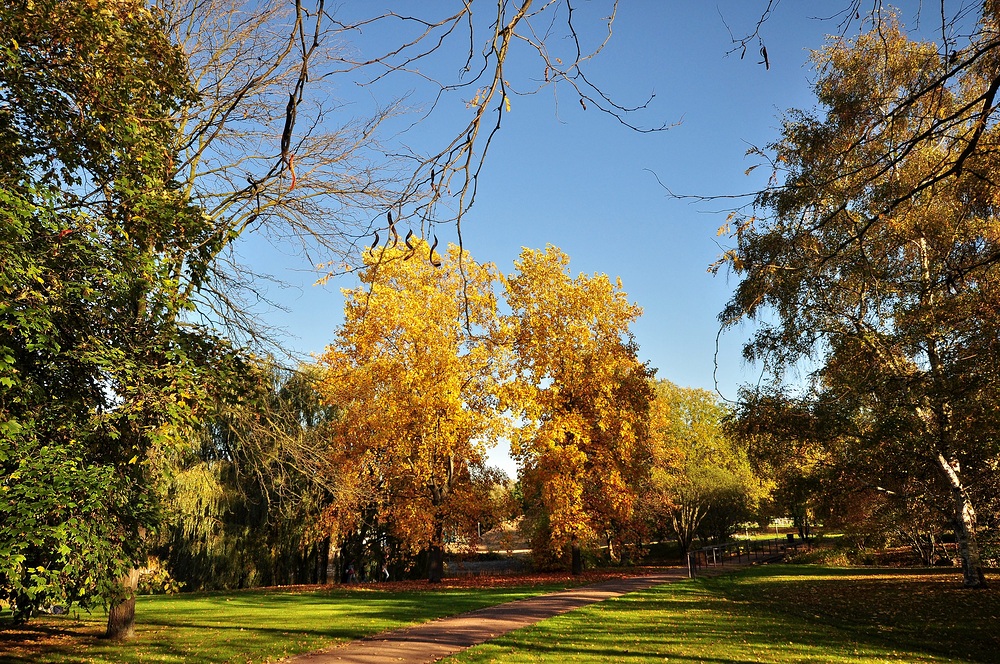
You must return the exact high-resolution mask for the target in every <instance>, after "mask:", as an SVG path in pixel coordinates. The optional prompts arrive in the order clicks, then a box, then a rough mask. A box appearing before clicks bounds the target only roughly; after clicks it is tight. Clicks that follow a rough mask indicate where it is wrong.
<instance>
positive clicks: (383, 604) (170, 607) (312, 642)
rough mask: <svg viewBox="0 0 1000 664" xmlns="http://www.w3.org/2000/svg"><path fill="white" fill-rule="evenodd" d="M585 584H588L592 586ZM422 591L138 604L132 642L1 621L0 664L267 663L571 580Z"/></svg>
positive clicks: (298, 593) (56, 625) (372, 589)
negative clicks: (120, 663)
mask: <svg viewBox="0 0 1000 664" xmlns="http://www.w3.org/2000/svg"><path fill="white" fill-rule="evenodd" d="M597 578H598V577H594V579H593V580H597ZM488 583H491V581H490V580H483V582H482V583H479V584H476V583H466V584H464V585H463V584H460V583H456V584H455V585H453V586H451V587H449V584H445V585H444V586H443V587H429V586H428V584H427V583H426V582H409V583H391V584H385V585H381V584H377V585H354V586H333V587H329V588H326V589H315V588H305V589H301V590H294V589H280V590H250V591H237V592H228V593H190V594H179V595H167V596H162V595H161V596H153V597H149V596H146V597H139V598H138V600H137V602H136V631H137V634H138V636H137V638H135V639H134V640H132V641H128V642H126V643H121V644H117V643H109V642H106V641H104V640H102V639H100V638H99V636H100V635H101V634H102V633H103V631H104V621H105V620H106V618H105V616H104V615H103V614H102V613H101V612H95V614H94V615H92V616H88V614H86V613H85V612H84V613H81V614H80V616H79V617H80V619H79V620H78V619H77V618H76V615H75V613H76V612H75V611H74V612H73V614H72V615H70V616H42V617H40V618H38V619H34V620H32V621H31V622H29V623H28V624H27V625H25V626H21V627H15V626H13V625H12V624H11V621H10V613H9V612H8V613H6V615H5V616H2V617H0V662H2V663H3V664H8V663H11V664H15V663H16V664H21V663H24V664H27V663H28V662H31V663H32V664H34V663H35V662H38V663H41V664H46V663H48V664H52V663H60V664H61V663H69V662H73V663H77V662H80V663H84V662H93V663H101V664H103V663H111V662H114V663H118V662H175V663H182V662H183V663H186V664H208V663H210V662H211V663H215V662H239V663H240V664H247V663H250V662H268V661H276V660H278V659H280V658H282V657H285V656H289V655H293V654H298V653H304V652H309V651H312V650H317V649H322V648H326V647H330V646H332V645H335V644H336V643H338V642H345V641H351V640H353V639H358V638H361V637H364V636H368V635H371V634H376V633H378V632H383V631H386V630H390V629H396V628H398V627H404V626H406V625H412V624H415V623H419V622H424V621H427V620H433V619H435V618H439V617H442V616H448V615H455V614H458V613H463V612H465V611H471V610H473V609H478V608H481V607H484V606H492V605H494V604H501V603H503V602H509V601H512V600H515V599H520V598H522V597H527V596H530V595H534V594H539V593H544V592H551V591H554V590H558V589H560V588H564V587H567V586H568V585H576V584H578V583H579V581H577V580H576V579H571V578H570V577H568V576H546V575H538V576H535V577H525V578H520V579H518V578H514V579H502V580H500V582H499V583H497V584H496V586H495V587H489V586H488V585H487V586H484V584H488Z"/></svg>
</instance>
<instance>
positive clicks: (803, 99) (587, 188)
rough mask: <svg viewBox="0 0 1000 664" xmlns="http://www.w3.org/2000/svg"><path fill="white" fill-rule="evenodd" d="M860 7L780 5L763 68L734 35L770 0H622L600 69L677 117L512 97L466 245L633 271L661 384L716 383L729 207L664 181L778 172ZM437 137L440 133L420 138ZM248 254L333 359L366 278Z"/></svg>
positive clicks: (295, 342) (723, 380) (790, 0)
mask: <svg viewBox="0 0 1000 664" xmlns="http://www.w3.org/2000/svg"><path fill="white" fill-rule="evenodd" d="M487 4H489V3H487ZM847 4H848V3H846V2H839V1H838V2H831V3H826V2H824V3H818V2H804V1H796V0H784V1H783V2H779V3H777V5H776V7H775V10H774V13H773V15H772V16H771V17H770V19H769V20H768V21H767V22H766V23H765V25H764V26H763V28H762V35H763V37H764V39H765V43H766V46H767V49H768V55H769V60H770V69H765V68H764V67H763V66H761V65H759V64H758V61H759V60H760V59H761V58H760V56H759V53H758V52H757V45H756V43H754V44H753V45H751V47H750V49H749V50H748V52H747V54H746V57H745V58H744V59H742V60H741V59H740V57H739V54H733V55H727V52H728V51H730V50H731V49H732V48H733V44H732V42H731V38H730V32H729V30H730V29H731V30H732V32H733V33H734V34H736V35H743V34H746V33H748V32H752V31H753V29H754V27H755V25H756V23H757V19H758V18H759V15H760V12H761V11H762V10H763V9H764V8H765V7H766V6H767V1H766V0H720V1H719V2H717V3H705V2H700V1H695V0H691V1H675V2H668V1H666V0H626V1H625V2H622V3H621V6H620V7H619V12H618V17H617V20H616V22H615V24H614V36H613V38H612V40H611V43H610V45H609V46H608V48H607V49H606V51H605V52H604V53H602V54H601V55H600V56H599V57H598V58H597V59H596V60H595V61H594V62H593V66H592V67H591V69H590V70H589V74H590V77H591V79H592V80H594V81H596V82H598V83H599V84H600V85H601V87H602V88H603V89H604V90H606V91H607V92H608V93H609V94H611V95H612V96H614V97H615V98H616V99H617V100H620V101H621V102H622V103H625V104H628V103H635V102H641V101H642V100H643V99H644V98H645V97H646V96H647V95H648V94H649V93H650V92H655V93H656V99H655V100H654V102H653V104H652V105H651V107H650V111H648V112H646V113H644V114H642V115H639V116H637V117H636V118H635V119H636V121H637V122H640V123H645V124H650V125H653V124H659V123H663V122H667V123H675V122H676V123H679V124H677V126H675V127H672V128H671V129H669V130H668V131H665V132H661V133H657V134H637V133H634V132H631V131H630V130H628V129H627V128H625V127H623V126H621V125H619V124H618V123H617V122H616V121H615V120H614V119H613V118H610V117H608V116H605V115H602V114H600V113H598V112H596V111H594V110H593V109H591V110H587V111H584V110H583V109H581V108H580V107H579V105H578V103H577V101H576V99H575V97H573V96H572V95H569V94H568V91H567V93H566V94H562V95H561V97H560V103H559V105H558V108H557V107H556V105H555V104H554V102H553V97H552V95H551V94H546V93H542V94H540V95H537V96H534V97H515V98H513V99H512V109H511V112H510V113H508V114H505V117H504V124H503V128H502V130H501V132H500V134H499V136H498V140H497V141H496V143H495V144H494V145H493V146H492V148H491V152H490V154H489V155H488V159H487V166H486V168H485V171H484V173H483V177H482V180H481V183H480V190H479V196H478V199H477V203H476V206H475V207H474V208H473V210H472V212H471V213H470V214H469V215H468V216H467V217H466V218H465V221H464V225H463V234H464V240H465V246H466V247H467V249H468V250H469V251H470V252H471V253H472V255H473V256H474V257H475V258H476V259H477V260H479V261H492V262H494V263H496V264H497V265H498V266H499V267H500V269H501V270H503V271H504V272H506V273H509V272H510V271H511V270H512V269H513V265H512V262H513V260H514V259H515V258H516V256H517V255H518V253H519V252H520V250H521V247H524V246H527V247H532V248H541V247H544V246H545V245H546V244H547V243H551V244H554V245H557V246H559V247H561V248H562V249H563V250H564V251H565V252H567V253H568V254H569V256H570V258H571V261H572V262H571V268H572V270H573V271H574V273H576V272H587V273H593V272H603V273H607V274H609V275H611V276H612V277H614V276H620V277H621V279H622V282H623V286H624V288H625V290H626V291H627V292H628V294H629V296H630V298H631V299H632V300H633V301H635V302H637V303H638V304H640V305H641V306H642V307H643V309H644V312H645V313H644V315H643V317H642V319H641V321H640V322H639V323H638V324H637V325H636V326H635V328H634V332H635V335H636V337H637V340H638V342H639V345H640V355H641V358H642V359H643V360H648V361H649V362H650V364H651V365H652V366H653V367H656V368H657V369H658V375H659V376H660V377H662V378H667V379H669V380H671V381H674V382H675V383H678V384H680V385H684V386H692V387H702V388H707V389H715V381H714V378H713V371H714V370H715V369H714V359H713V358H714V354H715V345H716V335H717V332H718V329H719V328H718V322H717V315H718V313H719V311H720V310H721V309H722V308H723V306H724V304H725V302H726V301H727V299H728V297H729V295H730V293H731V291H732V289H733V287H734V285H735V283H734V282H733V281H732V280H731V279H729V278H727V275H725V274H719V275H718V276H712V275H710V274H709V273H708V272H707V268H708V266H709V264H710V263H711V262H712V261H713V260H714V259H715V258H716V257H717V256H718V254H719V253H720V252H721V248H720V244H719V243H720V242H722V243H725V242H726V238H718V237H716V229H717V228H719V226H720V225H722V224H723V223H724V222H725V218H726V214H727V210H726V208H727V206H730V205H732V203H729V202H726V201H720V202H717V203H707V204H706V203H701V204H694V203H689V202H685V201H679V200H673V199H671V198H670V197H669V196H668V195H667V193H666V192H665V191H664V190H663V189H662V188H661V187H660V185H659V184H658V183H657V178H658V179H659V180H660V181H661V182H663V183H664V184H665V185H667V186H669V187H670V189H672V190H673V191H674V192H677V193H685V194H703V195H728V194H736V193H742V192H748V191H753V190H754V189H756V188H759V187H760V186H762V185H763V183H764V179H765V178H766V177H767V174H766V173H764V172H763V171H764V170H765V169H763V168H762V169H759V170H758V171H756V172H754V173H753V174H752V175H751V176H746V175H745V174H744V171H745V170H746V169H747V168H748V167H749V166H751V165H753V164H754V163H756V162H755V161H754V160H753V159H752V158H748V157H745V156H744V155H745V153H746V151H747V148H748V147H749V146H750V145H757V146H765V145H766V144H767V143H769V142H771V141H773V140H774V139H775V138H776V137H777V134H778V127H779V125H780V116H781V114H782V112H783V111H784V110H786V109H788V108H791V107H798V108H808V107H811V106H812V105H813V98H812V94H811V90H810V82H811V81H812V80H813V78H814V74H813V72H812V70H811V68H810V65H809V63H808V58H809V51H810V49H816V48H819V47H820V46H821V45H822V44H823V43H824V39H825V36H826V35H828V34H832V33H838V32H839V31H840V30H841V25H840V22H839V19H836V18H833V19H831V18H830V14H832V13H833V11H835V8H838V9H839V8H842V7H843V6H846V5H847ZM901 4H902V5H903V7H904V20H906V21H908V22H910V21H912V20H913V17H914V15H913V14H912V13H911V14H906V13H905V12H907V11H909V12H914V11H917V9H918V3H915V2H903V3H901ZM419 6H420V5H419V4H418V5H416V7H419ZM821 12H825V13H824V14H823V15H822V16H817V14H818V13H821ZM727 24H728V26H729V27H728V28H727ZM851 31H852V32H856V31H857V26H856V24H855V26H854V27H852V28H851ZM584 36H585V37H586V36H587V35H584ZM513 66H514V69H513V71H512V76H511V77H510V78H512V79H513V80H512V83H515V85H516V76H523V75H528V74H529V73H530V74H531V75H534V76H537V75H538V72H535V71H532V72H529V71H527V70H521V69H517V67H518V66H519V65H516V64H513ZM401 92H402V91H401ZM463 108H464V107H456V110H455V111H454V112H456V113H459V114H460V113H462V112H463ZM421 131H422V132H425V133H426V132H433V129H432V128H431V127H428V128H427V129H421ZM433 139H434V136H433V133H431V135H429V136H428V135H422V136H421V137H420V140H422V141H430V142H433ZM653 174H655V177H654V175H653ZM446 239H447V240H449V241H454V239H455V237H454V235H452V236H451V237H447V238H446ZM444 240H445V238H442V241H444ZM246 256H247V258H249V259H250V260H252V261H255V262H256V264H257V265H258V266H259V267H262V268H263V269H264V270H265V271H269V272H271V273H273V274H275V276H277V277H279V278H281V279H284V280H285V281H287V282H289V283H290V284H292V285H293V287H292V288H290V289H287V290H285V291H276V290H273V289H272V291H271V296H272V297H275V298H277V299H278V300H279V301H281V302H282V303H283V304H284V305H285V306H287V307H289V308H290V312H289V313H287V314H285V313H282V312H279V311H272V312H266V318H267V320H268V321H269V322H271V323H272V324H274V325H278V326H281V327H284V328H286V329H287V330H288V331H289V332H290V334H291V336H290V337H289V340H288V343H289V347H290V348H291V349H293V350H295V351H297V352H300V353H303V354H308V353H319V352H321V351H322V350H323V347H324V345H325V344H326V343H328V342H329V341H330V340H331V339H332V336H333V331H334V329H335V327H336V326H337V325H338V323H339V322H340V319H341V311H342V308H343V299H342V296H341V294H340V292H339V289H340V288H341V287H350V286H353V285H355V282H354V279H353V278H352V277H345V278H341V279H339V280H333V281H331V282H329V284H327V285H326V286H325V287H318V286H313V285H312V283H313V281H314V280H315V278H316V275H315V274H314V273H312V272H310V271H309V269H308V267H309V266H308V265H305V264H304V263H303V262H302V261H301V260H300V259H297V258H296V257H293V256H280V255H277V256H276V255H275V254H274V252H273V251H271V252H268V251H266V250H264V249H262V248H261V247H259V246H255V245H253V244H250V245H248V246H247V248H246ZM749 333H750V330H749V329H734V330H729V331H728V332H726V333H725V334H724V335H723V337H722V340H721V345H720V350H719V355H718V363H719V366H718V387H719V389H720V390H721V393H722V395H723V396H724V397H727V398H735V396H736V392H737V388H738V386H739V384H741V383H743V382H747V381H755V380H757V377H758V374H759V368H755V367H748V366H745V365H744V363H743V361H742V359H741V354H740V347H741V344H742V343H743V341H744V340H745V339H746V338H747V337H748V336H749Z"/></svg>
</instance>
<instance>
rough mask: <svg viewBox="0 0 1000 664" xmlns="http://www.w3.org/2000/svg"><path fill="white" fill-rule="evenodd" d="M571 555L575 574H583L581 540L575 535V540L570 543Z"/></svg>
mask: <svg viewBox="0 0 1000 664" xmlns="http://www.w3.org/2000/svg"><path fill="white" fill-rule="evenodd" d="M570 555H571V556H572V569H573V574H574V575H580V574H583V555H582V553H581V552H580V539H579V538H578V537H577V536H576V535H573V540H572V542H571V543H570Z"/></svg>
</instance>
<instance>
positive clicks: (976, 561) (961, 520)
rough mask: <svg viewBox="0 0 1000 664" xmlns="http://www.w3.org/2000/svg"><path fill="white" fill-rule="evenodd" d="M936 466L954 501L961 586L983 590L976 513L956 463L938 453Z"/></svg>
mask: <svg viewBox="0 0 1000 664" xmlns="http://www.w3.org/2000/svg"><path fill="white" fill-rule="evenodd" d="M938 465H939V466H940V468H941V470H942V471H943V472H944V475H945V478H946V479H947V480H948V484H949V486H950V487H951V492H952V497H953V499H954V509H955V515H954V522H955V536H956V538H957V539H958V552H959V554H960V555H961V556H962V573H963V585H964V586H965V587H966V588H985V587H986V576H985V575H984V574H983V566H982V562H981V561H980V558H979V542H978V540H977V538H976V511H975V508H974V507H973V506H972V501H970V500H969V495H968V493H967V492H966V491H965V486H964V485H963V484H962V478H961V476H960V475H959V465H958V462H957V461H949V460H948V459H946V458H945V456H944V455H943V454H941V453H938Z"/></svg>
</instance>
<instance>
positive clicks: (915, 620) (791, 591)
mask: <svg viewBox="0 0 1000 664" xmlns="http://www.w3.org/2000/svg"><path fill="white" fill-rule="evenodd" d="M960 582H961V577H960V575H959V574H957V573H956V572H955V571H954V570H945V571H930V570H896V569H894V570H884V569H883V570H872V569H842V568H828V567H812V566H801V565H800V566H791V565H776V566H766V567H761V568H755V569H752V570H747V571H745V572H741V573H737V574H730V575H726V576H721V577H716V578H702V579H697V580H695V581H691V582H681V583H675V584H670V585H665V586H660V587H658V588H654V589H651V590H648V591H645V592H641V593H634V594H631V595H626V596H623V597H620V598H617V599H613V600H609V601H607V602H603V603H601V604H596V605H594V606H591V607H587V608H584V609H579V610H577V611H573V612H571V613H568V614H565V615H563V616H559V617H556V618H552V619H549V620H546V621H543V622H541V623H539V624H538V625H535V626H533V627H529V628H526V629H522V630H518V631H516V632H511V633H510V634H508V635H507V636H504V637H501V638H499V639H497V640H495V641H492V642H490V643H488V644H484V645H482V646H477V647H475V648H472V649H470V650H467V651H465V652H464V653H461V654H459V655H457V656H455V657H453V658H451V659H449V660H446V661H448V662H452V663H458V662H463V663H469V662H629V663H633V662H635V663H638V662H653V661H656V662H664V661H667V662H689V661H696V662H747V663H748V662H775V663H785V662H824V663H844V662H851V663H857V662H996V661H998V659H997V658H998V653H1000V628H998V626H1000V592H998V590H996V589H987V590H964V589H962V588H961V587H960Z"/></svg>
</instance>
